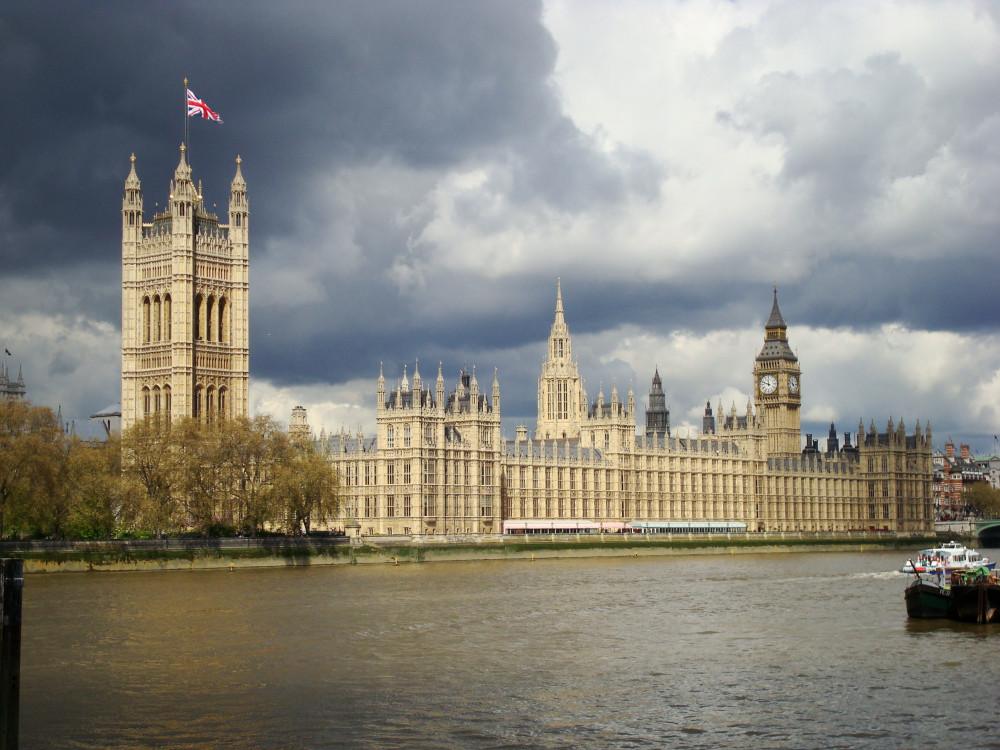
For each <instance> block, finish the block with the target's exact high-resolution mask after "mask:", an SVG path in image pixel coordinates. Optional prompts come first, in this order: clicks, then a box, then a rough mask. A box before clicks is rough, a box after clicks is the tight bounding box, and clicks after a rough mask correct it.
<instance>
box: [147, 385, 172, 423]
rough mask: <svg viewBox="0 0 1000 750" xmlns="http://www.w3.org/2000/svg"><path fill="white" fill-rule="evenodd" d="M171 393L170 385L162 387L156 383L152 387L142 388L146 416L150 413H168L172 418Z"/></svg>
mask: <svg viewBox="0 0 1000 750" xmlns="http://www.w3.org/2000/svg"><path fill="white" fill-rule="evenodd" d="M171 406H172V403H171V393H170V386H169V385H165V386H163V388H160V386H158V385H154V386H153V387H152V388H150V387H149V386H144V387H143V389H142V413H143V414H145V415H146V416H149V415H150V414H160V413H163V414H166V415H167V419H169V418H170V407H171Z"/></svg>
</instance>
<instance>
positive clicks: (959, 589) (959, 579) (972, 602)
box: [948, 567, 1000, 623]
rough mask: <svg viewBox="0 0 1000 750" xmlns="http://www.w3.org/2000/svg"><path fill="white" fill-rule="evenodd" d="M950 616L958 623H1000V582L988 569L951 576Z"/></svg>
mask: <svg viewBox="0 0 1000 750" xmlns="http://www.w3.org/2000/svg"><path fill="white" fill-rule="evenodd" d="M948 617H949V618H950V619H952V620H958V621H959V622H978V623H991V622H1000V579H998V578H997V574H996V573H995V572H994V571H993V570H991V569H989V568H986V567H981V568H976V569H974V570H965V571H960V572H956V573H955V574H953V575H952V576H951V594H950V596H949V597H948Z"/></svg>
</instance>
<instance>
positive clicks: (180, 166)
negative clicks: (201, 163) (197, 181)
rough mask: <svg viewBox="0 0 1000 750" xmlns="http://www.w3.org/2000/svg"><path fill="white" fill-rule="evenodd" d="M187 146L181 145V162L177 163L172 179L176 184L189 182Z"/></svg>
mask: <svg viewBox="0 0 1000 750" xmlns="http://www.w3.org/2000/svg"><path fill="white" fill-rule="evenodd" d="M186 152H187V146H185V145H184V144H183V143H182V144H181V160H180V161H179V162H177V169H175V170H174V179H175V180H177V181H178V182H181V181H186V182H190V181H191V167H190V166H189V165H188V163H187V155H186Z"/></svg>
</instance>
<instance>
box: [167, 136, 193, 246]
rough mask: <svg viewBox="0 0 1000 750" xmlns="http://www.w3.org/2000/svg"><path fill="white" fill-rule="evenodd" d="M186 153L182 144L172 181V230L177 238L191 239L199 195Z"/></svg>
mask: <svg viewBox="0 0 1000 750" xmlns="http://www.w3.org/2000/svg"><path fill="white" fill-rule="evenodd" d="M186 151H187V148H186V147H185V146H184V144H183V143H182V144H181V158H180V161H179V162H178V163H177V169H175V170H174V179H173V180H171V181H170V213H171V228H172V231H173V234H174V236H175V237H176V236H178V235H182V236H184V237H190V236H191V235H192V234H193V233H194V210H195V206H196V204H197V201H198V194H197V192H196V191H195V189H194V183H193V182H191V167H190V166H189V165H188V163H187V154H186ZM184 242H187V240H186V239H185V240H184Z"/></svg>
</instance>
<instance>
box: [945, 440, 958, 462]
mask: <svg viewBox="0 0 1000 750" xmlns="http://www.w3.org/2000/svg"><path fill="white" fill-rule="evenodd" d="M944 456H945V458H947V459H948V460H949V461H951V460H952V459H953V458H955V444H954V443H945V444H944Z"/></svg>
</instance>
